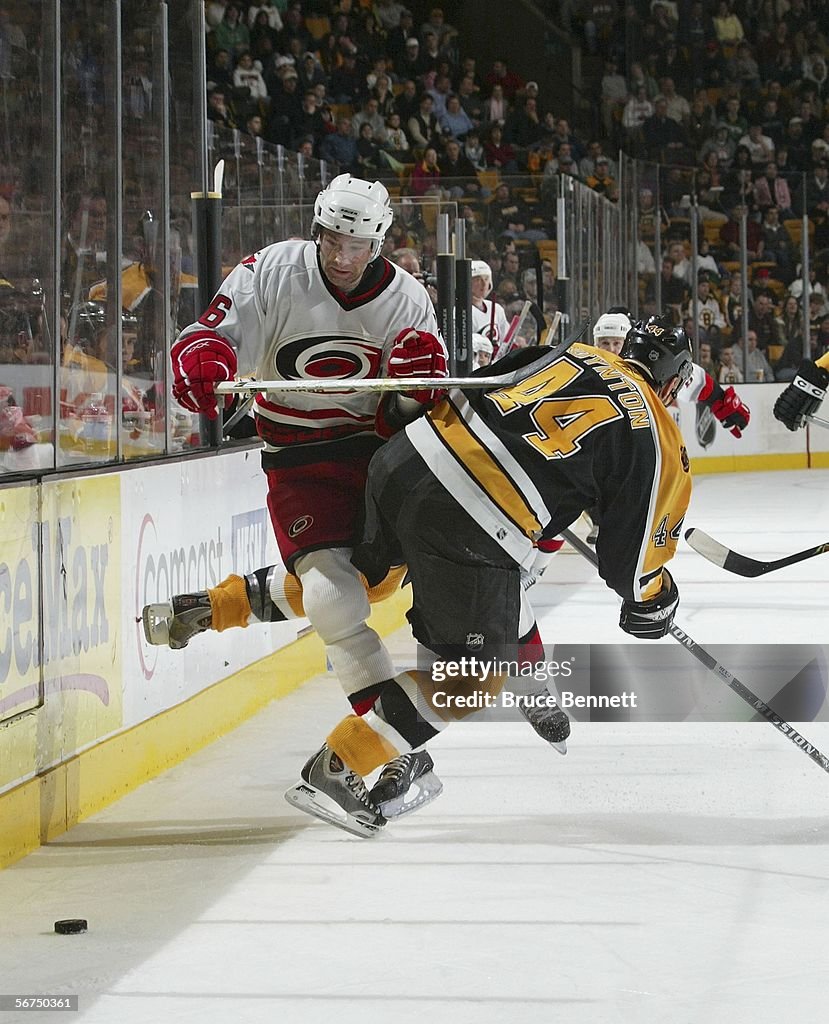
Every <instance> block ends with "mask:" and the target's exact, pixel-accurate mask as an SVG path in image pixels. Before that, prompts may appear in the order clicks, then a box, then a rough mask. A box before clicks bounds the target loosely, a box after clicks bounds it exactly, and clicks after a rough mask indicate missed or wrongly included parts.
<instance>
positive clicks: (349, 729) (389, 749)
mask: <svg viewBox="0 0 829 1024" xmlns="http://www.w3.org/2000/svg"><path fill="white" fill-rule="evenodd" d="M325 742H326V743H327V744H328V746H329V747H330V748H331V749H332V750H333V751H334V753H335V754H336V755H337V757H339V758H340V759H341V760H342V761H344V762H345V764H347V765H348V767H349V768H350V769H351V770H352V771H353V772H356V773H357V774H358V775H368V774H369V773H370V772H373V771H374V769H375V768H379V767H380V765H381V764H385V763H386V761H391V759H392V758H393V757H397V755H398V754H399V753H400V751H399V750H398V749H397V748H396V747H393V746H392V745H391V743H389V741H388V740H387V739H386V738H385V737H384V736H381V735H380V733H379V732H375V731H374V729H372V728H371V726H370V725H369V724H368V722H366V721H364V719H362V718H358V717H357V715H349V716H348V717H347V718H344V719H343V720H342V721H341V722H340V724H339V725H337V726H335V728H334V729H333V731H332V732H331V735H330V736H329V737H328V739H327V740H326V741H325Z"/></svg>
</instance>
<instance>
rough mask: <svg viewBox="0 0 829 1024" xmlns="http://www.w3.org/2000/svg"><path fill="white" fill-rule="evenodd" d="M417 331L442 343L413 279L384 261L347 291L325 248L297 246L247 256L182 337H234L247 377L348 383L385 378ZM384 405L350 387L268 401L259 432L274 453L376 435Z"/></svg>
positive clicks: (259, 408) (259, 404)
mask: <svg viewBox="0 0 829 1024" xmlns="http://www.w3.org/2000/svg"><path fill="white" fill-rule="evenodd" d="M412 327H413V328H415V329H417V330H419V331H427V332H428V333H430V334H433V335H435V336H436V337H439V334H438V325H437V318H436V316H435V312H434V309H433V307H432V303H431V301H430V299H429V295H428V293H427V292H426V289H425V288H424V287H423V285H421V284H419V283H418V282H417V281H416V280H415V279H414V278H413V277H412V276H411V274H408V273H407V272H406V271H405V270H401V269H400V268H399V267H395V266H394V265H393V264H391V263H389V262H388V260H386V259H383V258H380V259H377V260H375V261H374V262H373V263H371V264H369V267H368V269H367V270H366V273H365V274H364V276H363V280H362V281H361V282H360V285H359V287H358V288H357V290H356V291H355V292H352V293H351V294H350V295H346V294H345V293H343V292H341V291H340V290H339V289H338V288H337V287H336V286H335V285H333V284H331V283H330V282H329V281H328V280H327V278H326V277H325V276H324V275H323V273H322V270H321V269H320V266H319V262H318V257H317V246H316V243H315V242H312V241H288V242H276V243H274V244H273V245H269V246H267V247H266V248H264V249H261V250H260V251H259V252H256V253H254V254H253V255H252V256H248V257H247V258H246V259H244V260H242V262H241V263H240V264H239V265H238V266H237V267H235V268H234V269H233V270H232V271H231V272H230V274H228V276H227V277H226V278H225V280H224V282H223V283H222V285H221V287H220V288H219V291H218V292H217V293H216V296H215V298H214V299H213V302H212V303H211V305H210V308H209V309H208V310H207V311H206V312H205V313H204V314H203V315H202V316H201V317H200V318H199V320H198V321H197V322H196V323H195V324H191V325H190V326H189V327H186V328H185V329H184V330H183V331H182V332H181V335H180V337H181V338H184V337H188V336H192V337H194V338H195V337H205V336H206V335H209V334H217V335H219V336H220V337H222V338H224V339H226V340H227V341H229V342H230V343H231V344H232V345H233V346H234V348H235V349H236V352H237V354H238V358H239V373H240V374H241V375H245V374H253V375H254V376H256V377H259V378H261V379H263V380H274V379H277V380H307V379H314V378H318V379H321V380H331V379H335V380H347V379H349V378H356V379H359V378H363V377H381V376H384V375H385V373H386V371H387V364H388V357H389V353H390V351H391V348H392V345H393V342H394V339H395V338H396V337H397V335H398V334H399V333H400V332H401V331H402V330H403V329H404V328H412ZM379 401H380V396H379V395H378V394H369V393H366V392H363V393H362V394H356V393H353V392H352V393H349V392H348V391H343V392H342V393H336V394H331V393H329V394H325V395H320V394H298V393H288V392H278V393H276V392H274V393H270V394H267V395H259V396H257V399H256V404H255V413H256V421H257V429H258V432H259V435H260V437H261V438H262V439H263V441H264V442H265V451H266V452H278V451H280V450H281V449H283V448H285V447H293V446H295V445H307V444H319V443H321V442H332V441H338V440H343V439H348V438H354V437H355V436H357V435H361V434H362V435H373V434H374V426H375V414H376V412H377V406H378V404H379ZM331 457H334V456H333V453H332V456H331Z"/></svg>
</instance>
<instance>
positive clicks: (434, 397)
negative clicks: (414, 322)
mask: <svg viewBox="0 0 829 1024" xmlns="http://www.w3.org/2000/svg"><path fill="white" fill-rule="evenodd" d="M447 375H448V369H447V365H446V349H445V348H444V347H443V342H441V341H440V339H439V338H436V337H435V336H434V334H429V333H428V332H427V331H417V330H415V329H414V327H407V328H405V329H404V330H402V331H401V332H400V333H399V334H398V335H397V337H396V338H395V339H394V346H393V348H392V350H391V354H390V356H389V376H390V377H399V378H401V379H405V378H406V377H446V376H447ZM401 393H402V394H403V395H404V396H405V397H406V398H414V399H415V401H417V402H421V403H423V404H426V403H430V404H431V403H434V402H438V401H440V399H441V398H442V397H443V396H444V395H445V394H446V391H445V390H444V389H443V388H423V389H421V390H420V391H404V392H401Z"/></svg>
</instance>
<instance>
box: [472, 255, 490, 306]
mask: <svg viewBox="0 0 829 1024" xmlns="http://www.w3.org/2000/svg"><path fill="white" fill-rule="evenodd" d="M471 276H472V277H485V278H486V281H487V285H486V293H485V294H484V298H486V297H487V295H489V293H490V292H491V291H492V267H490V265H489V264H488V263H487V262H486V261H485V260H473V261H472V275H471Z"/></svg>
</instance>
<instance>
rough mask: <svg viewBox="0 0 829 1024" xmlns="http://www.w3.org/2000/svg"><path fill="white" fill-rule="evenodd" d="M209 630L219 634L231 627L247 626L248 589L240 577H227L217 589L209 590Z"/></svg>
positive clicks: (248, 613) (248, 614)
mask: <svg viewBox="0 0 829 1024" xmlns="http://www.w3.org/2000/svg"><path fill="white" fill-rule="evenodd" d="M207 595H208V597H209V598H210V609H211V622H210V628H211V629H215V630H216V632H217V633H221V632H222V631H223V630H225V629H230V628H231V627H232V626H247V624H248V619H249V618H250V601H249V600H248V589H247V587H246V586H245V580H244V577H242V576H232V575H231V576H228V577H227V578H226V579H223V580H222V582H221V583H220V584H219V585H218V587H212V588H209V589H208V591H207Z"/></svg>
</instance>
